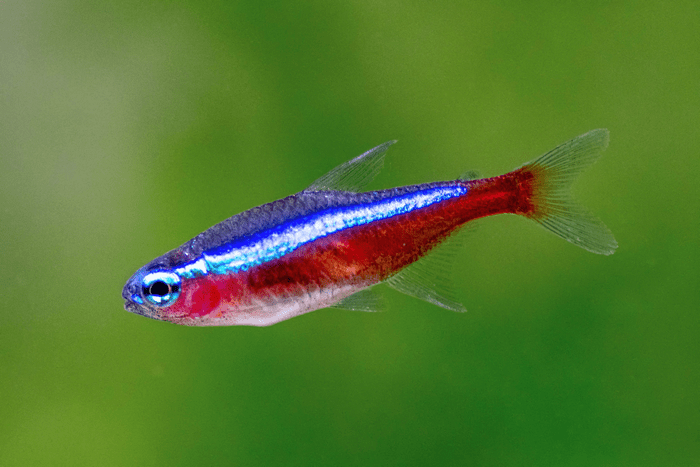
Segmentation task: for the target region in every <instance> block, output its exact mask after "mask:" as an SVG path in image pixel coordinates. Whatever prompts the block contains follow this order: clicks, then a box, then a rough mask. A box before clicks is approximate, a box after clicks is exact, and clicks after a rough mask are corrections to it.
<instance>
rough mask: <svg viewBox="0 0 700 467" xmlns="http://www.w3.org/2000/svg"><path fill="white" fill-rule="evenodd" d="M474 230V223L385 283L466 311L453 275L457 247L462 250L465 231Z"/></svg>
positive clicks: (427, 299) (453, 308) (408, 293)
mask: <svg viewBox="0 0 700 467" xmlns="http://www.w3.org/2000/svg"><path fill="white" fill-rule="evenodd" d="M472 230H473V228H472V226H469V228H463V229H462V230H461V231H459V232H456V233H455V234H453V235H452V236H451V237H449V238H447V239H446V240H445V241H444V242H443V243H442V245H440V246H439V247H437V248H436V249H435V250H434V251H431V252H430V253H429V254H428V255H427V256H424V257H423V258H421V259H419V260H418V261H416V262H415V263H413V264H411V265H410V266H408V267H407V268H404V269H402V270H401V271H399V272H398V273H397V274H396V275H394V276H392V277H390V278H389V279H387V280H386V281H384V283H385V284H386V285H388V286H389V287H391V288H393V289H396V290H398V291H399V292H401V293H405V294H406V295H410V296H412V297H416V298H420V299H421V300H425V301H426V302H430V303H432V304H434V305H437V306H441V307H442V308H447V309H448V310H452V311H459V312H464V311H467V310H466V308H464V305H462V304H461V303H459V302H458V301H456V300H455V294H454V291H453V287H452V279H451V278H452V268H453V266H454V261H455V258H457V254H456V253H457V250H463V248H462V246H463V244H464V241H463V240H464V238H465V233H466V232H468V231H469V232H471V231H472Z"/></svg>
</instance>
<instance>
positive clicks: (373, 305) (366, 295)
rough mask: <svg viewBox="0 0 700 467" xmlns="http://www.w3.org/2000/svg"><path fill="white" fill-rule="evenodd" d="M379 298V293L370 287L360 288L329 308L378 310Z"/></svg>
mask: <svg viewBox="0 0 700 467" xmlns="http://www.w3.org/2000/svg"><path fill="white" fill-rule="evenodd" d="M380 302H381V300H380V298H379V295H378V294H377V293H376V292H375V291H374V290H372V289H371V288H367V289H362V290H360V291H359V292H357V293H354V294H352V295H350V296H349V297H345V298H344V299H342V300H341V301H339V302H338V303H336V304H335V305H333V306H331V307H330V308H340V309H342V310H353V311H370V312H373V311H379V309H380V305H381V303H380Z"/></svg>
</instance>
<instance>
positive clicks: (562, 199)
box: [518, 129, 617, 255]
mask: <svg viewBox="0 0 700 467" xmlns="http://www.w3.org/2000/svg"><path fill="white" fill-rule="evenodd" d="M608 141H609V134H608V130H605V129H599V130H592V131H589V132H588V133H586V134H584V135H581V136H579V137H576V138H574V139H572V140H571V141H567V142H566V143H564V144H562V145H560V146H558V147H556V148H554V149H553V150H551V151H549V152H548V153H546V154H545V155H543V156H541V157H539V158H538V159H535V160H534V161H532V162H530V163H528V164H525V165H524V166H522V167H521V168H520V169H518V170H519V171H523V172H530V173H532V183H533V186H532V192H531V198H530V201H531V203H532V209H531V210H530V212H529V213H527V214H525V215H526V216H527V217H529V218H530V219H532V220H534V221H535V222H538V223H539V224H541V225H542V226H543V227H544V228H546V229H549V230H551V231H552V232H554V233H555V234H556V235H559V236H560V237H561V238H563V239H564V240H567V241H569V242H571V243H573V244H574V245H577V246H580V247H581V248H584V249H586V250H588V251H591V252H593V253H598V254H603V255H611V254H613V253H614V252H615V248H617V242H616V241H615V237H613V234H612V232H610V230H609V229H608V228H607V227H606V226H605V224H603V223H602V222H601V221H600V219H598V218H596V217H595V216H593V215H592V214H590V213H589V212H588V211H587V210H586V209H585V208H583V207H582V206H580V205H578V204H577V203H575V202H574V201H573V200H572V199H571V195H570V194H569V189H570V187H571V184H572V183H573V181H574V180H575V179H576V177H577V176H578V175H579V174H580V173H581V172H582V171H583V170H584V169H585V168H587V167H588V166H590V165H591V164H593V163H594V162H595V161H596V160H597V159H598V157H600V155H601V153H602V152H603V150H604V149H605V148H607V147H608Z"/></svg>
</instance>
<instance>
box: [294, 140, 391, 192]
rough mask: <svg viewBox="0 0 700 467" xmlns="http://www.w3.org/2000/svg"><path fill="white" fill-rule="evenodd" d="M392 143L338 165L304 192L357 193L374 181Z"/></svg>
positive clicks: (381, 145) (389, 142)
mask: <svg viewBox="0 0 700 467" xmlns="http://www.w3.org/2000/svg"><path fill="white" fill-rule="evenodd" d="M395 142H396V140H394V141H388V142H386V143H384V144H380V145H379V146H377V147H376V148H374V149H370V150H369V151H367V152H366V153H364V154H361V155H359V156H357V157H356V158H354V159H352V160H349V161H347V162H346V163H344V164H341V165H339V166H338V167H336V168H335V169H333V170H331V171H330V172H328V173H327V174H326V175H324V176H323V177H321V178H319V179H318V180H316V181H315V182H313V183H312V184H311V185H310V186H309V187H308V188H307V189H306V190H304V191H355V192H358V191H360V190H362V188H363V187H364V186H365V185H367V184H368V183H369V182H371V181H372V179H374V177H375V176H376V175H377V174H378V173H379V171H380V170H382V167H383V166H384V154H385V153H386V150H387V149H389V146H391V145H392V144H394V143H395Z"/></svg>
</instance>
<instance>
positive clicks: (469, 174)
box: [459, 170, 481, 181]
mask: <svg viewBox="0 0 700 467" xmlns="http://www.w3.org/2000/svg"><path fill="white" fill-rule="evenodd" d="M480 178H481V174H480V173H479V172H477V171H476V170H467V171H466V172H464V173H463V174H462V175H460V176H459V180H465V181H469V180H478V179H480Z"/></svg>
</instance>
